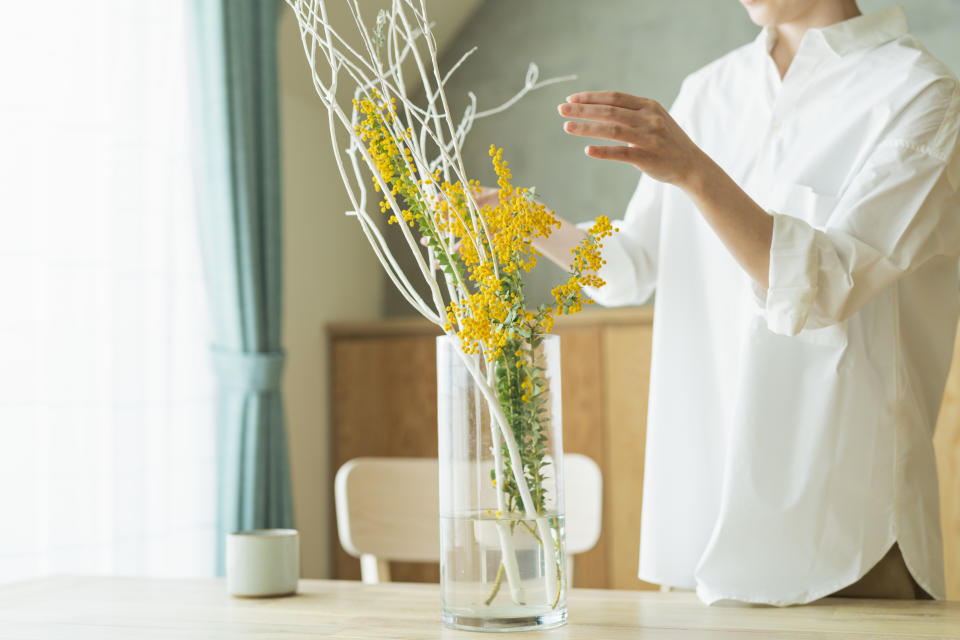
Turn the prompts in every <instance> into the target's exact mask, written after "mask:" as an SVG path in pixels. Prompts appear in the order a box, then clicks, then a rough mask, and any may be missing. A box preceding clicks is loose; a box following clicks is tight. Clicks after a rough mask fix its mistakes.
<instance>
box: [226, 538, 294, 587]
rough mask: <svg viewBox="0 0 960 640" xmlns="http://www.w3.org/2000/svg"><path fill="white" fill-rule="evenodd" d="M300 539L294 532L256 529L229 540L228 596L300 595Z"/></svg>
mask: <svg viewBox="0 0 960 640" xmlns="http://www.w3.org/2000/svg"><path fill="white" fill-rule="evenodd" d="M299 578H300V535H299V534H298V533H297V531H296V530H295V529H254V530H251V531H237V532H235V533H231V534H229V535H228V536H227V592H228V593H230V595H233V596H239V597H246V598H266V597H270V596H286V595H291V594H294V593H296V592H297V580H298V579H299Z"/></svg>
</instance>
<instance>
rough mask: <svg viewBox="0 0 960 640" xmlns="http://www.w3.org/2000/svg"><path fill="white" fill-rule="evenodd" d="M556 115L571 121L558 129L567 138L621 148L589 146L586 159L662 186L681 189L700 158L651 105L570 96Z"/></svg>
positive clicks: (614, 95)
mask: <svg viewBox="0 0 960 640" xmlns="http://www.w3.org/2000/svg"><path fill="white" fill-rule="evenodd" d="M557 110H558V111H559V112H560V115H562V116H564V117H567V118H576V120H570V121H567V122H565V123H564V125H563V130H564V131H566V132H567V133H569V134H572V135H575V136H582V137H585V138H604V139H606V140H613V141H615V142H623V143H625V145H589V146H587V148H586V149H584V153H586V154H587V155H588V156H589V157H591V158H597V159H600V160H616V161H618V162H626V163H628V164H632V165H633V166H635V167H637V168H638V169H640V170H641V171H643V172H644V173H646V174H648V175H649V176H650V177H652V178H654V179H656V180H659V181H661V182H668V183H670V184H673V185H676V186H678V187H681V188H686V187H687V186H688V184H689V182H690V180H691V179H692V178H693V177H694V176H696V175H697V171H698V167H700V166H702V165H701V163H702V162H703V160H704V158H705V154H704V153H703V151H701V150H700V148H699V147H698V146H697V145H695V144H694V143H693V141H692V140H690V138H689V137H687V134H686V133H684V131H683V129H681V128H680V125H678V124H677V122H676V121H675V120H674V119H673V118H672V117H670V114H669V113H667V110H666V109H664V108H663V107H662V106H660V104H659V103H657V102H656V101H655V100H650V99H648V98H640V97H637V96H631V95H628V94H625V93H619V92H616V91H584V92H581V93H575V94H573V95H571V96H569V97H568V98H567V101H566V102H565V103H564V104H561V105H560V106H559V107H557ZM584 120H585V121H586V122H582V121H584Z"/></svg>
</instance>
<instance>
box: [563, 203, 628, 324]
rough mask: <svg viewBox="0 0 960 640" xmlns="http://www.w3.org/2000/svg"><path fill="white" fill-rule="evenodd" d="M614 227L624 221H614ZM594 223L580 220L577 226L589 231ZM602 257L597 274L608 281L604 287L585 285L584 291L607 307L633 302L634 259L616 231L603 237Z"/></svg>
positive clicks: (617, 226)
mask: <svg viewBox="0 0 960 640" xmlns="http://www.w3.org/2000/svg"><path fill="white" fill-rule="evenodd" d="M612 223H613V226H614V228H619V227H620V226H621V225H622V224H623V222H622V221H620V220H614V221H612ZM593 225H594V221H593V220H587V221H586V222H578V223H577V225H576V227H577V228H578V229H580V230H582V231H589V230H590V227H592V226H593ZM600 257H601V259H602V260H603V264H602V265H601V266H600V270H599V271H597V275H598V276H600V278H601V279H602V280H603V281H604V282H605V283H606V284H604V285H603V286H602V287H587V286H585V287H583V291H584V293H586V294H587V295H588V296H590V298H592V299H593V300H595V301H596V302H597V303H599V304H602V305H603V306H605V307H616V306H621V305H626V304H632V303H633V302H632V300H629V299H628V298H629V297H630V282H631V275H632V274H633V271H634V266H633V261H632V260H631V259H630V256H629V255H628V254H627V250H626V249H625V248H624V246H623V244H622V243H621V242H620V239H619V238H617V234H616V232H614V233H613V234H612V235H610V236H608V237H606V238H604V239H603V246H602V247H601V249H600Z"/></svg>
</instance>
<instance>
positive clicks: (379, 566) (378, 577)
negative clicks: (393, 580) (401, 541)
mask: <svg viewBox="0 0 960 640" xmlns="http://www.w3.org/2000/svg"><path fill="white" fill-rule="evenodd" d="M360 580H361V581H363V583H364V584H379V583H381V582H390V563H389V562H387V561H386V560H381V559H380V558H378V557H377V556H374V555H370V554H369V553H364V554H361V555H360Z"/></svg>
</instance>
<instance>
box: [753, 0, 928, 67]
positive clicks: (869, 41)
mask: <svg viewBox="0 0 960 640" xmlns="http://www.w3.org/2000/svg"><path fill="white" fill-rule="evenodd" d="M909 31H910V27H909V26H908V25H907V16H906V14H905V13H904V11H903V7H900V6H894V7H888V8H886V9H883V10H881V11H875V12H873V13H868V14H865V15H861V16H857V17H856V18H850V19H849V20H844V21H843V22H838V23H836V24H832V25H830V26H828V27H823V28H822V29H810V30H809V31H808V32H807V33H806V34H804V38H806V37H807V36H808V35H811V34H818V35H819V37H820V38H821V39H822V40H823V42H824V43H825V44H826V45H827V47H829V48H830V50H831V51H833V52H834V53H835V54H837V55H838V56H845V55H847V54H848V53H853V52H854V51H858V50H863V49H871V48H873V47H877V46H879V45H881V44H885V43H887V42H890V41H891V40H896V39H897V38H899V37H900V36H902V35H904V34H906V33H908V32H909ZM756 41H757V43H758V44H759V45H760V46H762V47H763V48H764V50H765V51H766V52H768V53H769V52H770V50H771V49H773V45H774V44H775V43H776V42H777V31H776V29H775V28H773V27H764V28H763V30H762V31H761V32H760V34H759V35H758V36H757V40H756Z"/></svg>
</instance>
